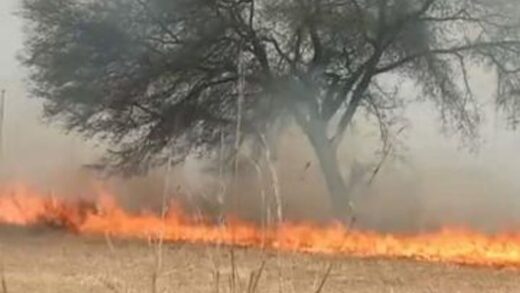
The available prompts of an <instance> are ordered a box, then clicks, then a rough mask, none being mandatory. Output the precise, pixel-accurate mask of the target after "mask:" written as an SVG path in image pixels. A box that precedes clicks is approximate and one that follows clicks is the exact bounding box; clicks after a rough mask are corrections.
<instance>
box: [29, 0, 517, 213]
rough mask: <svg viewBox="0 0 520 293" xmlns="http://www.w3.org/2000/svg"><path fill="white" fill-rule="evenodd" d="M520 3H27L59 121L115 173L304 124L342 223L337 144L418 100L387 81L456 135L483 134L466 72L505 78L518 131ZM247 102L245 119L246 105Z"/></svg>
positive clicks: (50, 105)
mask: <svg viewBox="0 0 520 293" xmlns="http://www.w3.org/2000/svg"><path fill="white" fill-rule="evenodd" d="M516 6H517V5H516V4H515V1H513V0H510V1H507V0H502V1H485V0H401V1H398V0H113V1H101V0H90V1H79V0H77V1H75V0H25V1H24V6H23V7H24V9H23V17H24V18H25V19H26V24H27V27H28V35H27V38H26V54H25V57H24V62H25V64H26V65H27V67H28V68H29V69H30V71H31V78H32V81H33V83H34V87H33V89H34V94H35V95H36V96H38V97H42V98H44V99H45V102H46V108H45V109H46V112H45V113H46V115H47V116H48V117H51V118H54V119H56V120H58V121H61V122H62V123H64V125H65V127H66V128H67V129H69V130H74V131H79V132H81V133H83V134H85V136H87V137H89V138H92V137H100V138H103V139H106V140H107V141H108V142H110V143H111V145H112V150H111V151H109V152H108V154H107V160H106V162H105V163H106V164H107V165H108V166H111V167H113V169H114V170H118V171H122V172H123V173H125V174H134V173H139V172H145V171H146V170H148V169H149V168H153V167H155V166H158V165H162V164H164V163H165V162H166V161H167V158H168V156H169V154H171V153H172V150H173V153H174V154H175V157H174V161H175V162H181V161H182V160H184V158H185V157H186V156H187V155H188V154H190V153H193V152H199V153H201V154H208V153H211V152H212V150H213V149H214V148H215V147H216V146H218V145H220V143H221V141H222V140H224V142H225V145H227V146H229V147H228V149H229V153H230V154H233V153H234V149H235V148H234V141H235V140H236V139H237V137H236V131H235V130H236V129H237V128H236V126H237V123H241V127H240V128H241V133H242V135H240V137H239V140H240V141H241V143H243V142H245V141H257V142H261V137H262V135H264V134H265V133H267V132H268V131H269V130H270V129H273V127H274V125H276V124H277V123H281V122H282V123H284V122H287V121H288V120H287V119H288V118H290V119H293V120H294V121H296V123H297V124H298V125H299V126H300V127H301V129H302V130H303V132H304V133H305V135H306V136H307V137H308V139H309V141H310V143H311V145H312V146H313V148H314V150H315V152H316V155H317V158H318V159H319V162H320V165H321V169H322V171H323V175H324V178H325V180H326V182H327V186H328V188H329V191H330V195H331V196H330V200H331V204H332V206H333V207H334V208H335V211H336V214H337V216H338V217H342V218H343V217H344V216H345V215H346V214H348V209H349V207H348V206H349V191H348V188H347V185H346V183H345V180H344V178H343V177H342V175H341V172H340V170H339V166H338V160H337V152H338V148H339V145H340V143H341V141H342V140H343V139H344V133H345V131H346V129H347V128H348V127H349V126H350V125H351V123H352V121H353V120H354V119H355V116H356V113H358V112H359V111H360V109H361V110H363V109H364V110H365V112H366V113H368V114H370V115H372V116H373V117H374V118H375V119H376V120H377V121H378V122H379V123H380V126H381V127H380V129H381V131H382V137H383V138H384V137H386V134H385V132H386V131H387V130H388V126H389V125H390V124H391V123H392V121H394V119H395V118H396V116H398V113H399V112H396V109H399V108H401V107H403V106H404V104H406V103H407V102H408V101H410V100H411V99H409V98H408V97H407V93H404V92H403V91H399V90H396V91H393V89H392V88H393V87H396V88H397V89H398V86H397V85H394V86H392V87H389V86H388V83H389V81H391V80H406V81H411V82H414V83H415V84H416V85H417V88H418V89H420V90H421V95H422V96H423V97H424V99H429V100H431V101H434V102H435V104H436V105H437V109H438V110H439V113H440V114H441V118H442V119H441V121H442V123H444V125H446V126H450V127H451V129H453V130H455V131H457V132H458V133H459V134H461V135H462V137H465V138H474V137H476V136H477V135H478V131H477V126H478V123H479V120H480V119H479V114H480V113H479V107H478V102H477V101H476V99H475V97H474V94H473V90H472V88H471V86H470V83H469V81H468V79H469V78H468V71H469V70H470V68H472V67H474V66H486V67H487V68H489V70H490V71H492V72H493V73H494V74H495V75H496V77H497V81H498V91H497V93H496V101H497V104H498V105H499V106H500V107H502V109H507V110H509V111H508V112H507V113H508V115H509V116H508V117H509V118H510V119H511V122H513V123H516V122H517V119H516V118H517V115H516V114H517V110H518V108H519V107H518V105H519V103H518V102H517V101H518V94H519V93H520V91H519V85H520V79H519V77H520V70H519V68H520V67H519V66H520V58H519V53H520V39H519V35H518V32H519V30H518V26H519V24H518V20H517V18H518V14H517V12H518V9H517V8H516ZM240 52H242V53H241V55H242V58H241V60H242V61H241V62H242V63H243V65H244V66H243V68H244V70H243V75H244V78H243V80H242V85H243V86H241V87H239V86H238V84H239V83H240V79H241V77H240V74H239V64H238V58H237V56H239V53H240ZM239 89H241V90H240V91H241V92H242V93H239ZM240 94H242V95H243V101H242V102H241V103H240V104H241V107H242V109H241V110H243V111H238V109H237V107H236V105H237V98H238V95H240ZM408 95H409V93H408ZM240 112H242V114H240ZM239 121H240V122H239ZM222 133H223V134H224V138H223V139H221V138H222V135H221V134H222ZM273 137H276V136H273ZM275 141H276V140H275Z"/></svg>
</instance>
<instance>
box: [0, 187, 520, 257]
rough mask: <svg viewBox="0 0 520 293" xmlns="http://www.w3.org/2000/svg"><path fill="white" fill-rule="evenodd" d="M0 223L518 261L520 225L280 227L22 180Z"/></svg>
mask: <svg viewBox="0 0 520 293" xmlns="http://www.w3.org/2000/svg"><path fill="white" fill-rule="evenodd" d="M0 223H3V224H14V225H23V226H29V225H51V226H54V227H57V228H60V229H66V230H67V231H70V232H74V233H78V234H85V235H103V234H109V235H112V236H114V237H121V238H140V239H149V238H150V237H154V238H156V237H161V238H162V239H164V240H165V241H168V242H189V243H203V244H223V245H236V246H242V247H261V248H267V249H274V250H281V251H298V252H307V253H321V254H331V255H349V256H360V257H395V258H411V259H417V260H425V261H434V262H447V263H459V264H467V265H482V266H514V267H520V232H518V233H503V234H496V235H485V234H482V233H478V232H474V231H470V230H464V229H449V228H446V229H443V230H441V231H437V232H433V233H426V234H419V235H392V234H380V233H376V232H366V231H356V230H348V229H346V228H345V227H344V226H341V225H339V224H338V225H330V226H328V227H321V226H317V225H312V224H294V223H284V224H281V225H279V226H278V227H276V228H269V229H260V228H259V227H257V226H255V225H253V224H249V223H245V222H241V221H237V220H233V221H228V224H227V225H225V226H224V227H223V226H215V225H211V224H208V223H203V222H201V221H195V220H193V219H191V218H190V217H188V216H186V215H185V214H184V213H183V212H182V210H181V209H178V208H175V206H174V207H173V208H171V209H169V211H168V212H167V213H166V215H165V216H164V217H161V216H158V215H154V214H152V213H138V214H132V213H129V212H126V211H125V210H124V209H122V208H121V207H120V206H119V205H118V203H117V202H116V201H115V200H114V199H113V197H112V196H110V194H108V193H106V192H100V194H99V195H98V197H97V199H96V200H94V201H79V200H76V201H66V200H63V199H57V198H55V197H53V196H44V195H42V194H39V193H38V192H35V191H33V190H31V189H29V188H27V187H25V186H23V185H16V186H11V187H9V188H4V189H2V190H1V191H0Z"/></svg>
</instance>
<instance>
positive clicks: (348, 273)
mask: <svg viewBox="0 0 520 293" xmlns="http://www.w3.org/2000/svg"><path fill="white" fill-rule="evenodd" d="M157 247H158V246H157V245H151V244H149V243H146V242H139V241H122V240H114V239H112V240H111V239H109V238H106V237H78V236H74V235H70V234H65V233H62V232H60V231H50V230H48V229H21V228H15V227H0V261H1V264H2V267H3V271H4V273H3V276H4V277H3V279H4V280H5V285H6V289H7V290H6V291H7V292H9V293H17V292H20V293H26V292H49V293H51V292H52V293H61V292H71V293H82V292H128V293H130V292H136V293H141V292H155V293H159V292H186V293H188V292H189V293H191V292H193V293H197V292H211V293H213V292H233V291H232V290H231V289H230V287H232V286H233V285H232V284H233V283H236V285H235V288H236V289H235V291H234V292H237V293H238V292H248V291H247V286H248V283H249V280H250V276H251V273H252V272H255V271H256V270H257V269H258V268H259V267H261V265H262V263H263V262H264V261H265V269H264V270H263V273H262V274H261V277H260V279H259V282H258V290H257V291H256V292H289V293H293V292H294V293H300V292H302V293H305V292H309V293H314V292H317V289H316V288H318V287H319V285H320V283H321V280H323V276H324V275H325V274H326V272H327V269H328V268H329V266H330V265H332V270H331V272H330V275H329V277H328V279H327V282H326V283H325V285H324V286H323V288H322V291H321V292H520V270H516V269H510V268H509V269H490V268H474V267H473V268H472V267H461V266H457V265H444V264H430V263H423V262H416V261H410V260H388V259H359V258H346V257H341V258H330V257H322V256H310V255H301V254H287V253H284V254H283V255H280V256H277V255H276V254H275V253H273V252H269V253H267V252H262V251H259V250H251V249H234V250H233V252H232V251H231V248H218V247H203V246H197V245H179V244H176V245H164V247H163V249H162V254H159V253H157V252H158V249H157ZM158 255H162V257H160V258H158V257H157V256H158ZM231 255H234V259H235V262H234V266H235V267H236V271H237V273H236V275H237V277H236V281H235V282H233V281H232V279H233V278H232V277H231V276H232V275H233V274H232V271H233V270H232V269H231V268H232V267H233V265H232V263H233V262H231ZM158 259H160V260H161V262H162V266H161V269H160V270H157V269H155V268H157V267H158V265H157V264H158V261H157V260H158ZM154 272H158V274H154ZM154 275H157V277H154ZM217 276H218V277H217ZM154 280H156V281H155V282H154ZM217 280H218V281H217ZM154 283H155V284H156V285H155V286H154V285H153V284H154ZM217 284H219V290H218V291H217V288H216V287H217ZM154 287H155V289H156V291H154ZM2 291H4V290H3V289H2V287H1V286H0V292H2ZM4 292H5V291H4ZM249 292H251V291H249ZM2 293H3V292H2Z"/></svg>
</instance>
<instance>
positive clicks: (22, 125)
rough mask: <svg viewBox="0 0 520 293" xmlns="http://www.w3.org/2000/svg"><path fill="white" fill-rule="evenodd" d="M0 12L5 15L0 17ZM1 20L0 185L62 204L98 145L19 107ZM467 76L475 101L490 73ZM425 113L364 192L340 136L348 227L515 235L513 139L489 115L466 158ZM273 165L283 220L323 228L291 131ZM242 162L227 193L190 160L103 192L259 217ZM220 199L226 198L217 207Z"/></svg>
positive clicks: (90, 189) (261, 186) (352, 149)
mask: <svg viewBox="0 0 520 293" xmlns="http://www.w3.org/2000/svg"><path fill="white" fill-rule="evenodd" d="M5 3H7V4H5ZM13 3H15V2H14V1H2V2H1V3H0V12H2V11H4V12H5V11H9V10H10V9H11V10H12V9H14V8H13V7H14V4H13ZM2 4H4V5H7V8H6V9H2V8H1V7H2V6H1V5H2ZM11 6H12V7H11ZM4 8H5V6H4ZM2 19H4V21H8V23H7V24H3V25H0V36H2V40H3V41H2V44H9V46H5V47H4V46H3V47H2V48H0V65H2V66H0V88H5V89H6V90H7V95H8V96H7V103H6V120H5V125H4V128H5V132H4V138H3V153H2V154H1V155H2V157H1V159H0V171H1V173H0V175H1V176H0V179H1V180H2V181H3V182H9V183H10V182H13V181H21V182H24V183H26V184H30V185H34V186H36V187H38V188H40V189H43V190H46V191H48V192H49V193H56V194H60V195H65V196H88V195H89V194H92V193H95V186H96V184H98V183H97V182H98V179H97V178H96V177H95V175H93V174H92V173H90V172H89V171H87V170H85V169H84V168H83V165H84V164H87V163H91V162H93V161H95V160H96V158H98V157H99V156H100V154H101V153H102V152H103V147H102V146H99V145H96V143H93V142H86V141H84V140H83V139H81V138H79V137H76V136H74V135H73V134H69V135H66V134H64V133H62V132H60V131H59V129H58V128H57V127H55V126H53V127H50V126H49V125H45V123H43V121H42V120H41V119H40V118H39V117H41V110H42V106H41V104H40V103H39V101H37V100H34V99H28V97H27V92H26V91H25V90H24V88H25V86H24V84H23V83H22V82H21V81H20V78H19V75H20V74H16V76H14V77H13V75H12V72H15V71H17V68H18V67H17V65H16V64H15V63H14V61H13V60H14V59H15V58H14V53H13V52H15V51H16V50H18V49H19V48H18V47H19V46H20V44H21V37H20V36H21V34H20V32H19V31H11V32H6V33H4V32H3V31H1V28H3V29H6V28H9V27H13V26H12V24H13V22H14V21H15V19H16V18H14V17H11V16H9V17H3V16H2V17H0V23H1V21H2ZM10 24H11V25H10ZM17 26H18V25H17ZM17 26H15V27H17ZM15 29H16V28H15ZM4 38H6V39H4ZM13 44H18V45H13ZM4 60H7V61H4ZM476 76H477V77H476V78H475V80H474V82H473V85H474V86H476V90H475V92H478V93H479V95H480V96H482V97H487V96H491V93H492V92H493V90H494V86H492V85H493V80H492V79H491V78H490V77H489V74H488V75H482V74H480V73H479V74H476ZM484 100H485V99H484ZM484 106H486V105H484ZM486 107H489V106H486ZM429 109H430V108H429V107H428V105H422V106H417V107H413V108H410V109H409V110H408V113H409V116H410V117H409V119H410V120H411V121H412V127H411V128H410V129H409V130H408V133H407V134H408V135H407V137H406V138H403V143H404V144H405V145H407V146H409V148H408V149H406V150H402V155H403V156H404V157H405V158H406V159H405V161H404V162H401V161H389V162H387V164H385V166H384V168H383V169H382V171H381V172H380V173H379V174H378V176H377V178H376V180H375V181H374V182H373V183H372V184H371V185H368V184H367V181H368V180H367V174H370V172H371V171H372V169H370V168H368V169H367V170H365V171H366V172H365V173H360V174H361V175H360V176H351V172H352V169H351V167H352V166H353V165H354V164H355V163H359V162H361V164H363V163H366V162H373V161H375V160H377V157H375V153H374V149H373V145H374V144H375V143H376V142H375V141H374V135H373V134H370V133H362V135H358V136H351V137H347V142H346V143H345V144H344V145H343V146H342V150H343V151H342V152H341V154H340V157H339V159H340V164H341V166H342V169H343V170H344V176H345V177H346V178H350V179H351V182H350V183H355V184H356V186H357V188H356V189H355V190H354V191H353V192H354V193H355V194H354V201H355V202H354V203H355V211H356V218H357V222H356V224H357V225H358V226H359V227H363V228H367V229H379V230H390V231H396V230H397V231H417V230H428V229H435V228H438V227H442V226H446V225H452V226H453V225H455V226H471V227H473V228H478V229H482V230H485V231H493V230H503V229H515V228H518V225H519V224H520V198H519V196H518V194H519V193H520V183H518V180H517V179H516V174H518V172H519V171H520V164H519V163H520V162H519V161H518V159H517V156H516V153H517V148H516V146H518V145H520V139H519V138H518V135H517V134H516V133H514V132H508V131H505V130H499V129H502V126H503V125H500V123H498V126H499V127H497V128H495V127H494V126H495V121H494V120H493V117H494V113H493V111H488V115H487V118H488V119H487V120H486V121H484V127H483V133H482V137H483V142H482V143H481V146H480V149H479V153H477V154H472V153H469V152H468V151H467V150H461V149H459V148H458V146H459V144H458V141H457V139H455V138H449V137H446V136H443V135H441V134H440V132H439V127H438V123H437V120H436V117H435V115H434V114H432V113H431V111H430V110H429ZM278 158H279V160H278V161H277V162H276V166H277V169H278V172H279V176H280V182H281V183H280V184H281V186H280V188H281V191H282V193H283V200H284V202H283V207H284V211H285V215H286V217H287V218H289V219H293V220H309V219H312V220H316V221H328V220H330V215H331V213H330V203H329V202H328V199H327V196H326V194H327V190H326V187H325V184H324V180H323V178H322V175H321V172H320V166H319V163H318V161H317V160H316V158H315V157H314V154H313V152H312V149H311V148H310V146H309V143H308V142H307V141H306V139H305V138H304V136H303V135H302V134H301V132H300V131H299V130H298V129H297V128H296V127H289V128H288V130H287V131H286V132H285V134H284V136H283V137H282V140H281V142H280V150H279V156H278ZM244 164H245V165H246V168H244V169H241V170H242V171H241V172H240V174H239V176H240V177H239V179H238V180H237V181H238V182H239V184H238V185H237V186H236V187H234V188H228V189H224V187H223V186H224V185H225V184H224V183H232V178H230V176H229V175H227V176H225V177H223V178H220V177H218V176H215V174H213V175H210V174H208V173H207V172H206V171H205V168H204V162H200V161H197V160H190V161H189V162H187V163H186V164H184V165H183V166H179V167H177V168H176V169H175V170H173V171H172V172H171V173H169V174H166V175H165V171H164V170H157V171H155V172H153V173H152V174H150V175H149V176H148V177H146V178H136V179H132V180H124V179H112V180H110V181H109V182H105V184H107V185H108V186H109V187H110V188H111V189H113V190H114V192H115V194H117V195H118V197H120V199H122V200H123V202H124V203H125V205H126V206H127V207H128V208H129V209H133V210H139V209H152V210H158V209H159V208H160V205H161V203H162V196H163V193H164V189H165V179H166V178H168V182H169V184H168V185H169V190H170V193H169V194H175V195H176V196H182V198H183V200H184V201H185V202H186V203H187V204H189V205H191V206H199V207H202V208H204V209H206V210H212V209H218V208H222V209H223V211H224V212H225V213H235V214H239V215H240V216H242V217H246V218H251V219H259V218H261V213H260V211H261V205H262V204H263V200H264V199H263V198H262V194H263V195H264V196H265V197H267V198H270V197H272V186H270V184H271V182H269V180H268V178H266V177H267V176H266V175H265V174H264V175H263V176H259V174H257V173H256V172H255V170H254V168H252V165H251V164H249V163H248V162H247V160H245V163H244ZM248 164H249V165H248ZM228 185H231V184H228ZM224 193H226V194H230V196H229V197H228V199H227V201H225V202H221V201H220V200H221V196H222V195H223V194H224Z"/></svg>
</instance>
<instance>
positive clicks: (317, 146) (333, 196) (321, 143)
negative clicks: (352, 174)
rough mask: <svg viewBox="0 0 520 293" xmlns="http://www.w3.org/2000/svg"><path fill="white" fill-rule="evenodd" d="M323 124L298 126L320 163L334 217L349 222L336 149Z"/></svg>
mask: <svg viewBox="0 0 520 293" xmlns="http://www.w3.org/2000/svg"><path fill="white" fill-rule="evenodd" d="M324 125H325V123H320V122H319V121H311V122H308V123H306V125H302V124H300V126H301V127H302V129H303V130H304V132H305V134H306V135H307V137H308V139H309V141H310V143H311V145H312V147H313V149H314V153H315V154H316V157H317V158H318V161H319V163H320V167H321V171H322V174H323V177H324V179H325V183H326V185H327V189H328V191H329V198H330V204H331V206H332V209H333V212H334V216H335V217H336V218H337V219H338V220H341V221H349V220H350V219H349V217H350V216H352V210H351V206H350V198H349V194H348V189H347V186H346V184H345V180H344V179H343V176H342V175H341V171H340V168H339V165H338V160H337V149H336V147H335V146H334V145H333V143H332V142H331V141H330V140H329V139H328V138H327V131H326V128H325V127H324Z"/></svg>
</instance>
